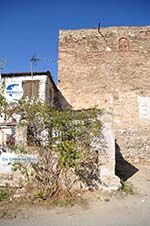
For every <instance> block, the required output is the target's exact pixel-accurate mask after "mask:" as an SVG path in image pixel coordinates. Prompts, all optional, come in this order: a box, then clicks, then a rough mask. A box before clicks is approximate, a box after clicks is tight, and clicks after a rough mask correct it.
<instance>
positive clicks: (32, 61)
mask: <svg viewBox="0 0 150 226" xmlns="http://www.w3.org/2000/svg"><path fill="white" fill-rule="evenodd" d="M38 61H45V62H46V61H49V62H56V60H52V59H50V58H46V57H43V58H39V57H36V56H32V57H31V59H30V71H31V77H32V90H31V96H33V64H35V63H37V62H38Z"/></svg>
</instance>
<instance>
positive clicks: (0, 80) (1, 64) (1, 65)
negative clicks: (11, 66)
mask: <svg viewBox="0 0 150 226" xmlns="http://www.w3.org/2000/svg"><path fill="white" fill-rule="evenodd" d="M6 63H7V59H1V60H0V86H1V84H2V70H3V68H4V65H5V64H6Z"/></svg>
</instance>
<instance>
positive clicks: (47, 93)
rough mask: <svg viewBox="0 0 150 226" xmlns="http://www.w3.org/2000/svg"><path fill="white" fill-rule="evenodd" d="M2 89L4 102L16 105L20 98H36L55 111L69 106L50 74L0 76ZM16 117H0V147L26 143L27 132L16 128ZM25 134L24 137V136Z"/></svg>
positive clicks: (26, 73) (9, 74)
mask: <svg viewBox="0 0 150 226" xmlns="http://www.w3.org/2000/svg"><path fill="white" fill-rule="evenodd" d="M1 77H2V81H1V83H2V87H3V90H4V95H5V97H6V100H7V101H8V102H9V103H10V104H11V103H17V101H19V100H21V98H27V97H28V98H29V99H31V98H34V97H35V98H37V99H39V100H40V101H41V102H42V103H46V104H48V105H49V106H50V107H53V108H55V109H66V108H70V107H71V106H70V105H69V104H68V103H67V101H66V100H65V98H64V97H63V96H62V94H61V92H60V91H59V90H58V88H57V86H56V85H55V83H54V81H53V79H52V76H51V73H50V72H49V71H47V72H34V73H33V75H31V73H30V72H22V73H18V72H17V73H8V74H2V75H1ZM17 117H18V116H16V117H14V116H12V117H11V118H10V119H9V120H5V115H4V114H2V113H1V115H0V147H8V146H10V145H14V144H22V143H24V144H26V143H27V131H25V128H21V130H20V129H19V128H18V126H17V125H18V120H19V119H18V118H17ZM25 134H26V135H25Z"/></svg>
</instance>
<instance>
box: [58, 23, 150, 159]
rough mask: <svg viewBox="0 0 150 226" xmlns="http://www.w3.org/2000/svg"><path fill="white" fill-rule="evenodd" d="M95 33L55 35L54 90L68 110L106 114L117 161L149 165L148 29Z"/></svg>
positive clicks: (149, 42) (149, 40) (107, 30)
mask: <svg viewBox="0 0 150 226" xmlns="http://www.w3.org/2000/svg"><path fill="white" fill-rule="evenodd" d="M100 31H101V33H102V36H101V35H100V34H99V33H98V31H97V29H81V30H62V31H60V33H59V65H58V74H59V89H60V90H61V92H62V94H63V95H64V97H65V98H66V99H67V101H68V102H69V104H70V105H72V107H73V108H74V109H81V108H90V107H94V106H97V107H99V108H102V109H105V110H107V111H110V112H112V113H113V115H114V125H115V134H116V139H117V142H118V145H119V146H120V149H121V152H122V154H123V156H124V157H125V158H130V159H134V160H135V159H146V160H150V136H149V134H150V110H149V109H150V99H149V98H150V26H145V27H110V28H102V29H101V30H100ZM140 98H141V99H140ZM142 98H145V99H146V100H144V99H143V100H142ZM139 99H140V101H141V102H140V103H139ZM140 112H142V113H140ZM144 114H145V115H144Z"/></svg>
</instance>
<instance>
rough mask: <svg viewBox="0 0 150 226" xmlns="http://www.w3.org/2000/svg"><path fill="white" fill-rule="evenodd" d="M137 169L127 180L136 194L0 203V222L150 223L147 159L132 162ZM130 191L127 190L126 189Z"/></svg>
mask: <svg viewBox="0 0 150 226" xmlns="http://www.w3.org/2000/svg"><path fill="white" fill-rule="evenodd" d="M134 166H135V167H136V168H137V169H138V171H137V172H136V173H135V174H134V175H132V177H130V178H129V179H128V180H127V182H128V183H129V184H132V187H134V192H135V194H132V195H130V194H127V193H128V190H127V191H126V192H127V193H126V192H118V193H117V194H115V193H113V194H110V193H102V192H100V191H97V192H87V193H86V194H85V198H86V199H87V200H88V201H89V204H88V205H83V206H78V205H75V206H73V207H55V208H52V207H51V208H44V207H35V206H33V207H32V206H31V207H30V208H29V207H19V208H18V207H16V206H15V205H14V206H13V207H12V206H11V208H9V206H7V205H5V212H6V214H3V216H2V210H4V209H3V206H2V205H1V203H0V205H1V206H0V212H1V215H0V216H1V217H2V218H1V219H0V226H25V225H26V226H35V225H36V226H150V163H144V164H143V163H138V164H134ZM129 193H130V192H129Z"/></svg>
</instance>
